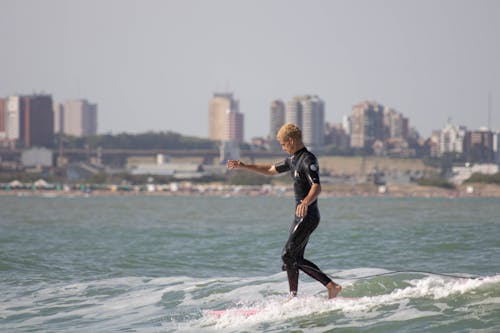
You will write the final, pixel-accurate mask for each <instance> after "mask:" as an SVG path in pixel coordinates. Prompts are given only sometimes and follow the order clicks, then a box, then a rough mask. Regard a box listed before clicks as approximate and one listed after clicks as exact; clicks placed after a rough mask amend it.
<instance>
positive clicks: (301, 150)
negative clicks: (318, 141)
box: [292, 147, 307, 158]
mask: <svg viewBox="0 0 500 333" xmlns="http://www.w3.org/2000/svg"><path fill="white" fill-rule="evenodd" d="M306 150H307V148H306V147H302V148H300V149H299V150H297V151H296V152H295V153H293V154H292V158H295V157H297V156H299V155H300V154H302V152H304V151H306Z"/></svg>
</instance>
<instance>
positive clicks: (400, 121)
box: [384, 108, 409, 140]
mask: <svg viewBox="0 0 500 333" xmlns="http://www.w3.org/2000/svg"><path fill="white" fill-rule="evenodd" d="M384 127H385V133H384V139H388V138H394V139H405V140H407V139H408V131H409V129H408V118H405V117H404V116H403V115H402V114H401V113H399V112H397V111H396V110H394V109H392V108H385V109H384Z"/></svg>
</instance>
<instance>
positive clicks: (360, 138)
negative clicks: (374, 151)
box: [351, 102, 385, 149]
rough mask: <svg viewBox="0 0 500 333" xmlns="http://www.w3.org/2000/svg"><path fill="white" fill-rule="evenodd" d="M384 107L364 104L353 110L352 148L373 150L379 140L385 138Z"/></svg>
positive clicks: (357, 105)
mask: <svg viewBox="0 0 500 333" xmlns="http://www.w3.org/2000/svg"><path fill="white" fill-rule="evenodd" d="M384 133H385V129H384V107H383V106H382V105H380V104H377V103H374V102H362V103H359V104H356V105H354V106H353V108H352V114H351V147H352V148H358V149H371V148H372V145H373V144H374V143H375V141H377V140H381V141H383V140H384V138H385V135H384Z"/></svg>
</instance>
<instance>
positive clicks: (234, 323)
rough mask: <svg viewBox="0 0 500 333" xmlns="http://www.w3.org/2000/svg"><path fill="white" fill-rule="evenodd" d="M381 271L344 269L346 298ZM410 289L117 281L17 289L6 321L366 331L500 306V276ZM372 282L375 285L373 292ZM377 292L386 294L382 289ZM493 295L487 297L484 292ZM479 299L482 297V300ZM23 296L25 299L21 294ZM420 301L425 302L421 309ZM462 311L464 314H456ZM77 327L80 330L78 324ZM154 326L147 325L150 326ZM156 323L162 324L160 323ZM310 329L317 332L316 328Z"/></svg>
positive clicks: (435, 280) (409, 285)
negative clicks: (317, 324)
mask: <svg viewBox="0 0 500 333" xmlns="http://www.w3.org/2000/svg"><path fill="white" fill-rule="evenodd" d="M381 272H383V271H381V270H378V269H359V270H350V271H343V272H340V273H338V272H337V275H340V276H345V277H348V278H346V279H345V280H339V282H340V283H342V285H343V286H344V287H345V288H344V291H343V296H346V297H349V296H362V295H359V294H356V291H357V290H358V285H360V284H363V288H362V289H361V290H366V288H368V290H370V289H369V288H370V283H372V284H373V286H374V287H375V286H378V284H379V283H382V282H380V281H373V282H370V281H368V282H366V281H365V280H363V282H357V280H356V277H358V276H365V275H370V274H378V273H381ZM391 279H394V280H397V279H399V282H400V284H401V283H403V282H404V284H403V285H404V287H397V286H396V287H394V286H393V285H392V283H389V284H390V286H388V287H387V288H385V289H383V290H386V289H388V288H393V289H391V290H388V291H386V292H382V293H381V294H372V295H367V296H362V297H359V298H357V299H348V298H346V299H336V300H327V299H326V290H324V289H323V288H322V287H321V285H319V284H318V283H317V282H312V281H311V280H310V279H307V280H306V281H304V280H301V282H300V292H301V293H300V295H299V297H297V298H295V299H293V300H291V301H289V302H284V300H285V299H286V289H287V283H286V278H285V276H284V273H280V274H275V275H272V276H261V277H246V278H238V277H221V278H211V279H206V278H189V277H166V278H142V277H126V278H112V279H106V280H100V281H90V282H82V283H70V284H59V285H48V284H41V285H38V286H34V287H32V288H33V291H32V293H26V290H25V289H23V291H24V293H23V295H22V296H20V297H17V298H16V297H15V295H16V294H17V293H18V292H19V290H17V291H16V289H15V288H13V289H12V290H9V291H8V292H7V294H6V295H4V296H3V299H4V301H3V302H1V303H0V318H1V319H8V318H9V317H12V316H20V317H23V316H24V317H26V318H25V319H24V320H21V319H18V320H12V321H8V322H7V324H5V325H3V326H2V327H3V328H5V329H8V330H11V331H22V330H24V329H29V328H32V327H40V328H47V329H48V330H57V328H58V327H59V326H58V323H60V324H61V326H60V327H69V326H74V327H75V329H74V331H80V332H84V331H85V332H86V331H89V330H90V331H92V330H93V331H115V330H118V329H120V328H131V327H132V328H133V327H136V328H137V327H138V328H140V329H139V330H140V331H143V332H148V331H151V332H154V331H165V330H166V331H177V330H178V331H201V330H203V331H227V332H231V331H241V330H246V331H259V328H260V327H261V326H262V325H266V323H273V325H278V327H281V326H282V327H287V325H288V324H287V323H288V322H290V320H295V321H299V322H300V321H301V320H308V319H307V318H310V317H311V316H318V317H320V318H322V317H323V316H325V315H326V316H331V317H332V318H334V322H335V327H342V326H346V327H349V326H351V327H352V325H357V326H366V325H370V324H371V323H374V322H377V321H381V320H383V321H392V322H397V321H405V320H413V319H418V318H423V317H430V316H436V315H439V314H441V313H442V312H443V311H445V310H448V309H449V308H450V304H448V303H447V302H448V301H450V299H451V298H453V299H454V298H456V296H460V295H464V294H467V293H470V295H476V298H475V299H474V300H473V301H472V302H469V303H467V302H465V303H464V304H462V305H461V307H463V308H464V309H463V310H464V311H466V310H467V308H469V307H470V306H479V305H483V304H493V305H494V306H496V307H497V308H498V304H500V296H499V295H498V293H496V294H495V293H493V295H490V294H491V293H492V292H491V290H492V289H498V284H499V283H500V276H493V277H486V278H482V279H453V278H446V277H439V276H423V277H422V278H417V279H412V280H409V281H403V280H401V278H398V277H397V276H394V277H392V278H391ZM366 283H368V287H366ZM375 289H376V290H379V289H377V288H375ZM483 289H484V290H486V291H487V292H485V295H484V296H481V290H483ZM477 294H479V296H478V295H477ZM17 295H18V296H19V294H17ZM419 303H423V304H425V306H423V307H421V308H420V307H419ZM215 309H228V310H229V311H227V312H226V313H225V314H224V315H221V316H214V315H211V314H209V313H208V310H215ZM236 309H258V310H259V311H258V312H257V313H256V314H255V315H251V316H246V315H244V314H242V313H241V312H239V311H231V310H236ZM455 310H457V311H458V309H455ZM72 323H73V324H74V325H72ZM145 323H147V325H145ZM151 323H155V324H154V325H152V324H151ZM308 331H312V332H314V329H311V330H309V329H308Z"/></svg>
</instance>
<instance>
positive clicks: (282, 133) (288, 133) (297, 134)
mask: <svg viewBox="0 0 500 333" xmlns="http://www.w3.org/2000/svg"><path fill="white" fill-rule="evenodd" d="M276 138H277V139H278V140H279V141H286V140H288V139H289V138H292V139H293V140H294V141H297V142H302V131H301V130H300V128H299V127H298V126H297V125H294V124H285V125H283V126H281V128H280V130H279V131H278V133H277V134H276Z"/></svg>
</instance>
